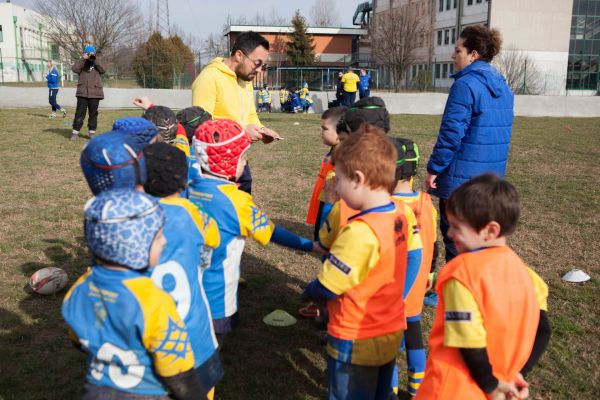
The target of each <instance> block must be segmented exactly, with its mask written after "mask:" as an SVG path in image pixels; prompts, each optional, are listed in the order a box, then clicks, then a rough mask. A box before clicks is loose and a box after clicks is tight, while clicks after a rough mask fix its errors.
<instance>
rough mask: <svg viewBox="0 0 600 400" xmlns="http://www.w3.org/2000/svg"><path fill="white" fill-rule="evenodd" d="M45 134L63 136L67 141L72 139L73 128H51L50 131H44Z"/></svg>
mask: <svg viewBox="0 0 600 400" xmlns="http://www.w3.org/2000/svg"><path fill="white" fill-rule="evenodd" d="M44 132H49V133H54V134H56V135H58V136H62V137H64V138H66V139H69V138H71V132H72V130H71V128H70V127H69V128H66V127H65V128H49V129H44Z"/></svg>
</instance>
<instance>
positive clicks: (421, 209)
mask: <svg viewBox="0 0 600 400" xmlns="http://www.w3.org/2000/svg"><path fill="white" fill-rule="evenodd" d="M390 140H391V141H392V143H393V144H394V146H396V151H397V152H398V160H397V161H396V181H397V183H396V187H395V189H394V193H393V195H392V197H393V198H394V199H396V200H399V201H401V202H403V203H405V204H406V205H407V206H409V207H410V208H411V209H412V211H413V212H414V213H415V217H416V219H417V225H418V227H419V235H421V241H422V242H423V254H422V258H421V265H420V266H419V268H418V270H417V271H416V276H415V277H414V278H413V279H414V284H413V285H412V287H411V289H410V291H409V292H407V294H406V299H405V300H406V323H407V329H406V333H405V335H404V345H405V347H406V363H407V364H408V386H407V389H408V393H409V394H410V395H411V396H414V395H415V394H416V393H417V390H418V389H419V386H420V384H421V381H422V380H423V376H424V375H425V359H426V354H425V346H424V345H423V336H422V334H421V312H422V310H423V297H424V296H425V292H426V291H427V288H428V287H430V286H431V284H430V283H429V279H428V278H429V275H430V273H432V272H433V270H434V267H435V259H436V258H437V256H436V248H437V247H436V229H437V227H436V223H435V221H436V219H437V212H436V210H435V208H434V206H433V203H432V201H431V197H430V196H429V195H428V194H427V193H423V192H417V191H413V189H412V180H413V177H414V176H415V175H416V174H417V166H418V162H419V148H418V147H417V145H416V143H414V142H413V141H412V140H409V139H401V138H396V137H393V138H390ZM392 388H393V391H394V393H396V394H398V374H397V373H394V376H393V380H392Z"/></svg>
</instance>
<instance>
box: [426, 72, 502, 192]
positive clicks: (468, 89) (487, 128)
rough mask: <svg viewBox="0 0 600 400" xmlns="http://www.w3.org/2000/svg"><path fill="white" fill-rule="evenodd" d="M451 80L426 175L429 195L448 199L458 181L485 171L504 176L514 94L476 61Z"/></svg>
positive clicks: (458, 183)
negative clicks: (432, 182)
mask: <svg viewBox="0 0 600 400" xmlns="http://www.w3.org/2000/svg"><path fill="white" fill-rule="evenodd" d="M452 77H453V78H454V79H455V82H454V84H453V85H452V88H450V94H449V95H448V101H447V102H446V109H445V110H444V116H443V118H442V124H441V126H440V132H439V134H438V138H437V142H436V143H435V147H434V148H433V152H432V153H431V156H430V157H429V162H428V164H427V172H429V173H430V174H433V175H437V176H438V177H437V179H436V184H437V188H436V189H432V190H430V191H429V193H431V194H432V195H434V196H437V197H440V198H442V199H447V198H448V197H449V196H450V193H452V191H453V190H454V189H456V188H457V187H458V186H460V185H461V184H462V183H463V182H465V181H468V180H469V179H471V178H474V177H476V176H479V175H481V174H483V173H485V172H493V173H495V174H497V175H499V176H504V172H505V170H506V162H507V159H508V149H509V146H510V136H511V133H512V124H513V118H514V112H513V106H514V95H513V93H512V91H511V90H510V88H509V87H508V85H507V84H506V81H505V80H504V78H503V77H502V75H500V73H498V71H497V70H496V68H494V67H493V66H492V65H490V64H489V63H487V62H485V61H475V62H474V63H472V64H471V65H469V66H468V67H466V68H464V69H462V70H461V71H459V72H457V73H456V74H454V75H453V76H452Z"/></svg>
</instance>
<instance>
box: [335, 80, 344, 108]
mask: <svg viewBox="0 0 600 400" xmlns="http://www.w3.org/2000/svg"><path fill="white" fill-rule="evenodd" d="M343 76H344V73H343V72H342V71H340V72H338V75H337V83H336V84H337V86H336V89H335V101H336V103H335V106H336V107H340V106H343V105H344V84H343V83H342V77H343Z"/></svg>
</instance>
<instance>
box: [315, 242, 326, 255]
mask: <svg viewBox="0 0 600 400" xmlns="http://www.w3.org/2000/svg"><path fill="white" fill-rule="evenodd" d="M312 251H314V252H315V253H319V254H323V255H327V250H325V249H324V248H323V247H321V244H320V243H319V242H317V241H316V240H315V241H314V242H313V250H312Z"/></svg>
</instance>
